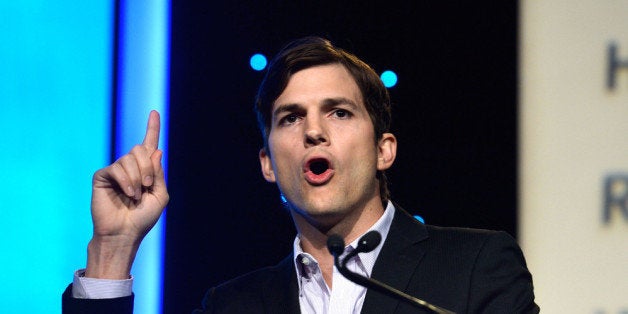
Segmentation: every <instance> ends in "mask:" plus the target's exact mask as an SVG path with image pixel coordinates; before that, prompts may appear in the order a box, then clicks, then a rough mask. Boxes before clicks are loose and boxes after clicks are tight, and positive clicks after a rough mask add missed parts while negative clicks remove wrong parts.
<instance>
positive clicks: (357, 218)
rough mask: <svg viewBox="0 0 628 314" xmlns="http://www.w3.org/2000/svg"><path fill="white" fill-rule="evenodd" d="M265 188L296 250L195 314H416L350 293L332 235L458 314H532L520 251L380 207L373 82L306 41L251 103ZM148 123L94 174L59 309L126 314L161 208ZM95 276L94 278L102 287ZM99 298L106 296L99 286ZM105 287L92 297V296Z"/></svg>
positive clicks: (355, 289)
mask: <svg viewBox="0 0 628 314" xmlns="http://www.w3.org/2000/svg"><path fill="white" fill-rule="evenodd" d="M255 105H256V110H257V114H258V121H259V123H260V129H261V131H262V134H263V137H264V147H263V148H262V149H261V150H260V152H259V159H260V165H261V170H262V175H263V176H264V178H265V179H266V180H267V181H269V182H273V183H277V185H278V187H279V190H280V192H281V194H282V196H283V198H284V199H285V201H286V206H287V207H288V208H289V210H290V214H291V216H292V218H293V221H294V223H295V226H296V228H297V231H298V235H297V237H296V239H295V242H294V252H293V254H291V255H289V256H288V257H287V258H286V259H284V260H283V261H282V262H281V263H279V264H278V265H277V266H274V267H268V268H264V269H261V270H258V271H256V272H253V273H250V274H247V275H244V276H242V277H239V278H236V279H234V280H231V281H229V282H227V283H224V284H222V285H220V286H218V287H215V288H212V289H210V290H209V292H208V293H207V295H206V297H205V299H204V300H203V306H202V309H199V310H197V311H196V312H198V313H260V312H266V313H286V312H288V313H295V312H296V313H298V312H301V313H360V312H362V313H421V312H423V311H426V310H425V309H422V308H418V307H415V306H413V305H411V304H407V303H405V302H402V301H398V300H395V299H392V298H390V297H387V296H384V295H382V294H379V293H378V292H375V291H367V289H365V288H363V287H361V286H358V285H355V284H353V283H351V282H349V281H348V280H347V279H345V278H344V277H343V276H341V275H340V274H339V273H338V271H337V270H336V269H335V268H334V266H333V257H332V256H331V255H330V253H329V252H328V250H327V247H326V242H327V238H328V236H329V235H332V234H337V235H340V236H341V237H342V238H343V239H344V241H345V243H349V245H348V246H347V248H346V249H345V254H346V253H348V252H350V251H352V250H353V249H355V248H356V246H357V241H358V239H359V238H360V237H361V236H362V235H363V234H365V233H366V232H368V231H370V230H377V231H379V232H380V233H381V234H382V242H383V245H380V246H378V247H377V248H376V249H375V250H373V251H372V252H369V253H361V254H359V255H357V256H356V257H355V258H353V259H351V260H350V261H349V262H348V263H347V265H348V267H349V268H350V269H352V270H353V271H355V272H358V273H360V274H362V275H364V276H368V277H372V278H375V279H377V280H380V281H382V282H384V283H386V284H388V285H390V286H392V287H395V288H397V289H399V290H402V291H404V292H406V293H408V294H409V295H412V296H415V297H418V298H421V299H424V300H426V301H428V302H430V303H432V304H435V305H438V306H440V307H443V308H446V309H449V310H451V311H454V312H457V313H479V312H482V313H537V312H538V311H539V309H538V307H537V306H536V304H535V303H534V293H533V288H532V279H531V276H530V274H529V272H528V270H527V269H526V265H525V261H524V258H523V255H522V253H521V250H520V249H519V247H518V246H517V245H516V243H515V242H514V240H513V239H512V238H511V237H509V236H508V235H506V234H504V233H499V232H491V231H480V230H468V229H467V230H465V229H454V228H438V227H432V226H426V225H423V224H421V223H419V222H418V221H416V220H415V219H413V218H412V217H411V216H410V215H409V214H407V213H406V212H405V211H403V210H402V209H401V208H399V207H398V206H395V205H394V204H393V203H392V202H391V201H390V200H389V195H388V190H387V185H386V176H385V174H384V171H385V170H386V169H388V168H390V167H391V166H392V164H393V162H394V160H395V156H396V151H397V142H396V139H395V136H394V135H393V134H391V133H389V132H388V130H389V127H390V100H389V96H388V92H387V90H386V88H385V87H384V86H383V84H382V83H381V81H380V79H379V77H378V76H377V74H376V73H375V72H374V71H373V70H372V69H371V68H370V67H369V66H368V65H366V64H365V63H363V62H362V61H360V60H359V59H358V58H357V57H355V56H354V55H351V54H349V53H347V52H345V51H343V50H341V49H339V48H337V47H334V46H333V45H332V44H331V43H330V42H329V41H327V40H324V39H321V38H315V37H308V38H304V39H300V40H297V41H295V42H293V43H291V44H290V45H288V46H287V47H285V48H284V49H283V50H282V51H281V52H280V53H279V54H278V55H277V56H276V57H275V59H274V60H273V61H272V62H271V64H270V66H269V69H268V72H267V74H266V77H265V78H264V81H263V82H262V84H261V86H260V89H259V92H258V96H257V98H256V104H255ZM158 135H159V117H158V115H157V113H155V112H153V113H151V115H150V117H149V122H148V127H147V132H146V137H145V139H144V142H143V143H142V145H138V146H136V147H134V148H133V149H132V150H131V152H130V153H129V154H127V155H125V156H123V157H122V158H120V159H119V160H118V161H116V162H115V163H114V164H112V165H111V166H109V167H107V168H104V169H102V170H99V171H98V172H96V174H95V175H94V182H93V198H92V215H93V221H94V236H93V238H92V240H91V241H90V244H89V246H88V262H87V268H86V270H85V271H84V272H83V271H79V272H77V274H75V279H74V283H73V284H72V285H71V286H70V287H68V289H67V290H66V292H65V293H64V311H65V312H67V313H71V312H78V311H106V312H110V311H126V312H129V311H131V308H132V294H131V290H130V281H131V280H130V279H129V277H130V274H129V272H130V269H131V265H132V262H133V259H134V256H135V253H136V252H137V249H138V247H139V243H140V242H141V240H142V238H143V236H144V235H145V234H146V233H147V232H148V230H150V228H151V227H152V226H153V225H154V223H155V222H156V220H157V219H158V217H159V215H160V213H161V211H162V210H163V208H164V206H165V205H166V203H167V201H168V194H167V191H166V187H165V183H164V178H163V171H162V169H161V164H160V158H161V152H160V151H159V150H158V149H157V138H158ZM103 279H105V281H104V282H103ZM104 287H109V288H104ZM103 289H114V290H115V292H108V291H110V290H107V292H106V293H103V294H101V293H99V292H98V291H97V292H94V290H103Z"/></svg>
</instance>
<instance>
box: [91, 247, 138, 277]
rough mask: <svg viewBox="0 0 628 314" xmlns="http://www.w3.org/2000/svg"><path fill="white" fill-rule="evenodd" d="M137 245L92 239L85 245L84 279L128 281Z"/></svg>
mask: <svg viewBox="0 0 628 314" xmlns="http://www.w3.org/2000/svg"><path fill="white" fill-rule="evenodd" d="M138 248H139V243H137V244H136V243H134V242H131V243H128V242H125V241H117V240H113V239H107V238H97V237H94V238H92V240H91V241H90V242H89V244H88V245H87V268H86V269H85V277H88V278H100V279H128V278H129V276H130V273H131V266H132V265H133V261H134V260H135V255H136V254H137V250H138Z"/></svg>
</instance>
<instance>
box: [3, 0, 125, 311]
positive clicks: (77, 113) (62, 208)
mask: <svg viewBox="0 0 628 314" xmlns="http://www.w3.org/2000/svg"><path fill="white" fill-rule="evenodd" d="M113 23H114V18H113V1H103V0H91V1H68V0H57V1H34V0H33V1H28V0H27V1H1V2H0V200H1V201H0V230H2V236H0V248H1V252H2V253H1V254H2V256H1V258H0V270H1V271H0V282H1V283H2V285H0V295H1V296H2V297H1V298H0V313H58V312H60V311H61V293H62V292H63V290H64V289H65V287H66V286H67V285H68V284H69V283H70V282H71V281H72V274H73V272H74V271H75V270H76V269H77V268H81V267H84V266H85V263H86V246H87V242H88V241H89V239H90V237H91V234H92V227H91V218H90V210H89V204H90V195H91V178H92V174H93V172H94V171H95V170H97V169H98V168H101V167H103V166H105V165H106V164H108V162H109V156H110V152H109V147H110V133H111V132H110V119H111V114H110V104H111V69H112V66H111V61H112V59H111V58H112V49H111V44H112V38H113V37H112V32H113Z"/></svg>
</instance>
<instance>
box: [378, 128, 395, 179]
mask: <svg viewBox="0 0 628 314" xmlns="http://www.w3.org/2000/svg"><path fill="white" fill-rule="evenodd" d="M396 156H397V138H395V136H394V135H393V134H392V133H384V134H382V138H381V139H380V140H379V141H378V143H377V170H380V171H382V170H386V169H388V168H390V167H391V166H392V164H393V162H395V157H396Z"/></svg>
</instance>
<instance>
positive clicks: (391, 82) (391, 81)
mask: <svg viewBox="0 0 628 314" xmlns="http://www.w3.org/2000/svg"><path fill="white" fill-rule="evenodd" d="M380 78H381V79H382V82H383V83H384V86H386V87H388V88H391V87H393V86H395V85H396V84H397V74H395V72H393V71H390V70H387V71H384V72H383V73H382V75H381V76H380Z"/></svg>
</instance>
